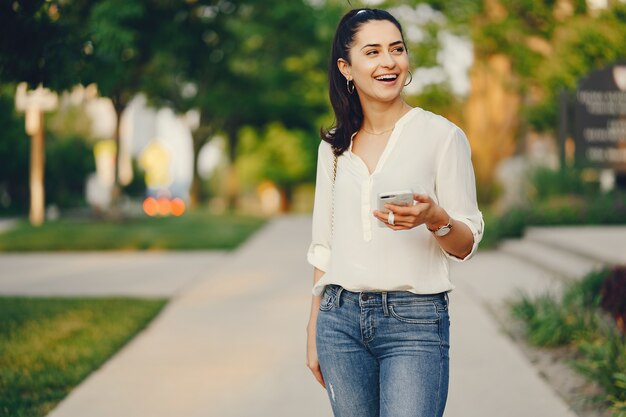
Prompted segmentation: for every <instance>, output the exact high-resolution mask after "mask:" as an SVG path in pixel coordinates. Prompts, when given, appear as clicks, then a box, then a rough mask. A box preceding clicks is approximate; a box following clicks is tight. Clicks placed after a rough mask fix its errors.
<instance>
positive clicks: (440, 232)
mask: <svg viewBox="0 0 626 417" xmlns="http://www.w3.org/2000/svg"><path fill="white" fill-rule="evenodd" d="M426 228H427V229H428V231H429V232H431V233H432V234H434V235H435V236H437V237H441V236H445V235H447V234H448V233H450V230H452V219H448V224H446V225H444V226H441V227H438V228H437V229H431V228H429V227H428V226H426Z"/></svg>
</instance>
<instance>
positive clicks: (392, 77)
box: [374, 74, 398, 83]
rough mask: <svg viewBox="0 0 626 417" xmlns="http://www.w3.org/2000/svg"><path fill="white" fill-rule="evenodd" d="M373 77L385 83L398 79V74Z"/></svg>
mask: <svg viewBox="0 0 626 417" xmlns="http://www.w3.org/2000/svg"><path fill="white" fill-rule="evenodd" d="M374 79H376V81H382V82H386V83H393V82H394V81H396V80H397V79H398V74H384V75H379V76H378V77H374Z"/></svg>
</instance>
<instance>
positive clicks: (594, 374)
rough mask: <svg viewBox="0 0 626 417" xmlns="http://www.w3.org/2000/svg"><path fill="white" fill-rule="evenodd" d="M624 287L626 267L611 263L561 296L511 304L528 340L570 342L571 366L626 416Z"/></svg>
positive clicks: (556, 343)
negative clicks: (574, 353)
mask: <svg viewBox="0 0 626 417" xmlns="http://www.w3.org/2000/svg"><path fill="white" fill-rule="evenodd" d="M625 291H626V267H623V266H622V267H613V268H610V269H604V270H601V271H596V272H592V273H590V274H588V275H587V276H585V277H584V278H583V279H582V280H580V281H578V282H574V283H571V284H570V285H568V286H567V287H566V288H565V290H564V292H563V296H562V297H560V298H559V297H556V296H553V295H549V294H546V295H542V296H539V297H537V298H534V299H531V298H529V297H526V296H523V297H521V298H520V299H519V300H518V301H517V302H515V303H514V305H513V308H512V312H513V315H514V316H515V317H517V318H519V319H521V320H523V321H524V322H525V324H526V329H527V337H528V340H529V342H530V343H532V344H534V345H537V346H563V345H569V346H571V347H573V348H575V349H576V350H577V351H578V352H579V357H578V358H577V359H576V361H575V362H574V363H573V366H574V368H575V369H576V370H577V371H578V372H580V373H581V374H583V375H585V376H586V377H587V378H589V379H591V380H593V381H595V382H596V383H598V384H599V385H600V386H602V387H603V389H604V391H605V393H606V396H605V398H604V400H605V401H608V402H609V403H610V404H611V410H612V411H613V413H614V417H626V389H625V388H626V336H625V335H624V333H623V332H622V330H623V318H624V316H623V314H624V306H625V305H626V301H625V300H626V292H625ZM603 309H604V310H606V311H608V312H609V313H610V315H611V317H617V321H613V320H612V319H611V317H607V315H606V313H605V312H604V311H603ZM620 320H622V321H621V323H622V324H621V329H622V330H620V328H619V327H618V326H620V324H619V323H620ZM616 323H617V325H616Z"/></svg>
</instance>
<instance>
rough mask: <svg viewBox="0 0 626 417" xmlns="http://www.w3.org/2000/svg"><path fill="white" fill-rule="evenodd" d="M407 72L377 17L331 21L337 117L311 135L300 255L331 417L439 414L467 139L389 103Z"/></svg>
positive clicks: (466, 176) (315, 363) (397, 29)
mask: <svg viewBox="0 0 626 417" xmlns="http://www.w3.org/2000/svg"><path fill="white" fill-rule="evenodd" d="M408 66H409V61H408V56H407V51H406V47H405V45H404V38H403V35H402V28H401V26H400V24H399V23H398V21H397V20H396V19H395V18H394V17H393V16H391V15H390V14H389V13H387V12H385V11H382V10H371V9H360V10H352V11H350V12H349V13H347V14H346V15H345V16H344V17H343V18H342V20H341V22H340V23H339V26H338V27H337V31H336V33H335V38H334V41H333V48H332V58H331V63H330V66H329V80H330V98H331V103H332V106H333V109H334V112H335V118H336V119H335V120H336V122H335V126H334V128H333V129H330V130H329V131H322V139H323V141H322V142H321V144H320V147H319V153H318V166H317V183H316V191H315V206H314V210H313V239H312V243H311V246H310V248H309V252H308V256H307V258H308V261H309V262H310V263H311V264H312V265H313V266H314V279H313V283H314V286H313V299H312V303H311V315H310V319H309V323H308V326H307V334H308V338H307V366H308V367H309V368H310V370H311V371H312V372H313V374H314V376H315V378H316V379H317V380H318V381H319V383H320V384H322V386H324V387H325V388H326V390H327V391H328V396H329V398H330V401H331V406H332V409H333V413H334V415H335V417H352V416H354V417H370V416H371V417H373V416H377V417H378V416H380V417H435V416H442V415H443V410H444V407H445V403H446V398H447V392H448V350H449V336H448V335H449V318H448V297H447V292H448V291H451V290H452V289H453V288H454V286H453V285H452V284H451V282H450V280H449V274H448V260H449V259H454V260H459V261H461V260H467V259H468V258H469V257H470V256H471V255H472V254H473V253H474V251H475V250H476V248H477V246H478V243H479V241H480V239H481V237H482V231H483V220H482V215H481V213H480V211H479V210H478V207H477V204H476V189H475V180H474V172H473V168H472V164H471V160H470V149H469V145H468V142H467V139H466V137H465V135H464V133H463V132H462V131H461V130H460V129H459V128H458V127H457V126H455V125H454V124H452V123H451V122H449V121H448V120H446V119H445V118H443V117H441V116H437V115H435V114H432V113H430V112H427V111H425V110H422V109H420V108H411V107H410V106H409V105H408V104H407V103H406V102H405V101H404V100H403V99H402V96H401V92H402V89H403V87H404V85H405V84H406V83H407V82H410V77H411V75H410V73H409V69H408ZM404 189H410V190H412V191H413V192H415V194H414V195H413V196H412V199H413V203H412V205H407V206H399V205H386V206H385V208H387V209H388V210H390V211H389V212H388V213H387V212H385V211H384V210H383V211H379V210H377V209H376V208H377V205H378V194H379V193H386V192H391V191H396V190H404ZM409 196H410V195H409Z"/></svg>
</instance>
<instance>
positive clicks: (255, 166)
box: [236, 123, 319, 187]
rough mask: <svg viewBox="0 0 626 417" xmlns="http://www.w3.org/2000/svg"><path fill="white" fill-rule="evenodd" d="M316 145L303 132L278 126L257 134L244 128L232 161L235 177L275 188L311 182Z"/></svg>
mask: <svg viewBox="0 0 626 417" xmlns="http://www.w3.org/2000/svg"><path fill="white" fill-rule="evenodd" d="M318 144H319V142H318V141H317V140H312V138H311V137H310V136H309V135H307V134H306V132H303V131H298V130H287V129H285V127H284V126H282V125H281V124H280V123H272V124H269V125H268V126H266V127H265V128H263V129H260V131H257V130H254V129H252V128H251V127H247V128H244V129H242V131H241V133H240V142H239V148H238V151H239V154H238V157H237V162H236V167H237V172H238V176H239V178H240V179H241V180H242V181H243V182H244V183H247V184H249V185H256V184H258V183H259V182H261V181H263V180H270V181H272V182H274V183H275V184H276V185H277V186H279V187H289V186H292V185H294V184H297V183H299V182H303V181H304V180H312V179H313V176H314V170H315V160H314V158H315V155H316V152H315V149H316V147H317V145H318Z"/></svg>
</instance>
